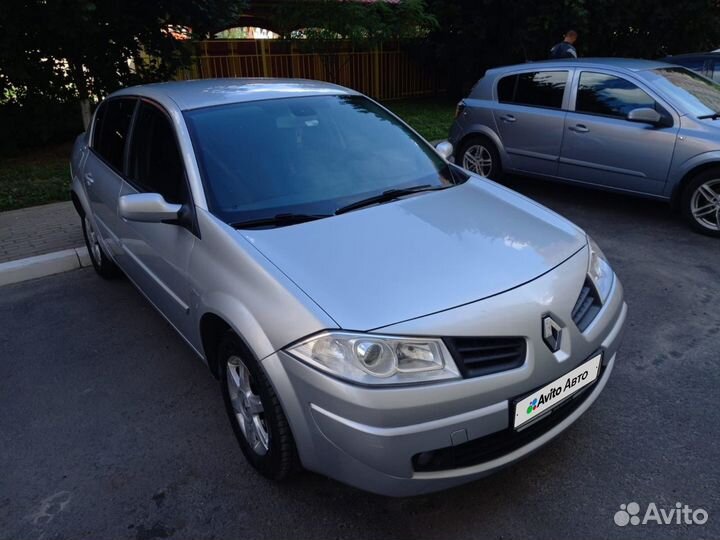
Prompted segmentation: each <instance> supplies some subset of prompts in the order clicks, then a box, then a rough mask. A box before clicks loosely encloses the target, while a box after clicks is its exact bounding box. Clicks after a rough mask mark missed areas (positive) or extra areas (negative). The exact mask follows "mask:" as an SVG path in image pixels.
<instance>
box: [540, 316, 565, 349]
mask: <svg viewBox="0 0 720 540" xmlns="http://www.w3.org/2000/svg"><path fill="white" fill-rule="evenodd" d="M542 330H543V341H544V342H545V345H547V346H548V348H549V349H550V350H551V351H552V352H557V351H558V350H560V343H561V341H562V327H561V326H560V325H559V324H558V323H556V322H555V319H553V318H552V317H551V316H550V315H545V316H544V317H543V321H542Z"/></svg>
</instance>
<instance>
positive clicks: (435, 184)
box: [72, 79, 627, 496]
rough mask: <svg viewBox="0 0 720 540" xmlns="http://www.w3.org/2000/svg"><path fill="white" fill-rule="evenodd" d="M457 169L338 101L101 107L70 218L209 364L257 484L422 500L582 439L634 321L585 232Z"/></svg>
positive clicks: (390, 118)
mask: <svg viewBox="0 0 720 540" xmlns="http://www.w3.org/2000/svg"><path fill="white" fill-rule="evenodd" d="M451 152H452V149H451V148H450V147H449V144H447V143H445V144H441V145H439V146H438V148H433V147H432V146H430V145H429V144H428V143H427V142H426V141H425V140H423V139H422V138H421V137H420V136H419V135H418V134H417V133H415V132H414V131H413V130H412V129H411V128H409V127H408V126H407V125H405V124H404V123H403V122H402V121H401V120H399V119H398V118H397V117H395V116H394V115H393V114H392V113H390V112H389V111H387V110H386V109H384V108H383V107H382V106H380V105H378V104H377V103H375V102H374V101H372V100H370V99H368V98H367V97H365V96H363V95H361V94H359V93H357V92H355V91H352V90H349V89H347V88H342V87H339V86H335V85H332V84H327V83H320V82H313V81H301V80H272V79H271V80H268V79H225V80H201V81H191V82H175V83H165V84H155V85H147V86H140V87H135V88H128V89H125V90H121V91H119V92H116V93H114V94H112V95H111V96H109V97H108V98H107V99H106V100H104V101H103V102H102V103H101V104H100V106H99V107H98V108H97V110H96V112H95V115H94V118H93V121H92V124H91V127H90V129H89V130H88V131H87V133H85V134H83V135H81V136H80V137H78V139H77V141H76V143H75V147H74V149H73V154H72V198H73V201H74V203H75V207H76V208H77V211H78V213H79V214H80V217H81V221H82V226H83V231H84V233H85V239H86V242H87V247H88V251H89V253H90V257H91V259H92V262H93V265H94V267H95V269H96V270H97V272H98V273H99V274H100V275H102V276H103V277H111V276H113V275H116V274H118V273H123V274H125V275H126V276H127V277H128V278H129V279H130V280H131V281H132V282H133V283H134V284H135V285H136V286H137V288H138V289H139V290H140V291H141V292H142V293H143V294H144V295H145V296H146V297H147V299H148V300H149V301H150V302H151V303H152V304H153V305H154V306H155V307H156V308H157V310H158V311H159V312H160V313H161V314H162V315H163V316H164V317H165V318H166V319H167V320H168V322H169V323H170V324H171V325H172V326H173V327H174V328H175V329H176V330H177V332H178V333H179V334H180V335H181V336H182V337H183V338H184V339H185V341H187V343H188V345H189V346H190V347H191V348H192V349H193V350H194V351H195V353H197V355H198V356H199V357H200V358H201V359H202V360H203V361H204V362H205V363H207V365H208V367H209V369H210V371H211V373H212V374H213V375H214V376H215V377H217V378H218V379H219V380H220V386H221V389H222V393H223V395H224V399H225V403H226V408H227V411H228V414H229V417H230V421H231V423H232V426H233V428H234V431H235V434H236V435H237V439H238V441H239V444H240V447H241V449H242V451H243V453H244V454H245V456H246V458H247V459H248V461H249V462H250V463H251V464H252V465H253V466H254V467H255V468H256V469H257V470H258V471H260V472H261V473H262V474H264V475H265V476H267V477H269V478H273V479H276V480H281V479H283V478H286V477H287V476H288V475H290V474H291V473H292V472H293V471H295V470H297V469H299V468H300V467H304V468H306V469H309V470H312V471H316V472H319V473H322V474H325V475H327V476H330V477H332V478H335V479H337V480H340V481H342V482H345V483H347V484H350V485H353V486H357V487H359V488H362V489H365V490H369V491H372V492H376V493H381V494H387V495H396V496H400V495H412V494H417V493H423V492H430V491H435V490H439V489H444V488H447V487H450V486H453V485H457V484H460V483H463V482H467V481H469V480H472V479H476V478H479V477H481V476H484V475H486V474H488V473H490V472H492V471H495V470H497V469H498V468H501V467H503V466H506V465H508V464H510V463H513V462H515V461H517V460H518V459H520V458H522V457H524V456H526V455H527V454H529V453H530V452H532V451H534V450H536V449H537V448H539V447H540V446H542V445H543V444H545V443H547V442H548V441H549V440H551V439H552V438H553V437H555V436H557V435H558V434H559V433H560V432H562V431H563V430H565V429H566V428H567V427H568V426H570V424H572V423H573V422H574V421H575V420H577V419H578V418H579V417H580V416H581V415H582V414H583V413H584V412H585V411H586V410H587V409H588V408H589V407H590V405H591V404H592V403H593V402H594V401H595V400H596V399H597V397H598V395H599V394H600V392H602V390H603V388H604V387H605V384H606V383H607V381H608V378H609V377H610V373H611V372H612V369H613V365H614V363H615V359H616V353H617V350H618V346H619V344H620V340H621V338H622V334H623V329H624V326H625V320H626V312H627V307H626V305H625V302H624V301H623V291H622V286H621V284H620V282H619V280H618V278H617V277H616V276H615V275H614V273H613V271H612V269H611V268H610V265H609V264H608V261H607V259H606V258H605V256H604V255H603V253H602V251H600V249H599V248H598V246H597V245H596V244H595V243H594V242H593V241H592V240H591V239H589V238H588V237H587V235H586V234H585V233H584V232H583V231H581V230H580V229H579V228H578V227H576V226H575V225H573V224H572V223H570V222H569V221H567V220H566V219H564V218H562V217H560V216H559V215H557V214H555V213H553V212H551V211H550V210H548V209H546V208H544V207H542V206H540V205H539V204H537V203H535V202H533V201H531V200H529V199H527V198H525V197H523V196H521V195H518V194H517V193H514V192H513V191H511V190H509V189H507V188H505V187H503V186H500V185H498V184H496V183H494V182H492V181H491V180H488V179H485V178H481V177H479V176H476V175H474V174H472V173H469V172H467V171H465V170H463V169H462V168H460V167H457V166H455V165H453V164H452V163H449V162H448V160H447V158H448V156H449V155H450V154H451Z"/></svg>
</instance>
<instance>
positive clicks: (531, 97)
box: [497, 71, 568, 109]
mask: <svg viewBox="0 0 720 540" xmlns="http://www.w3.org/2000/svg"><path fill="white" fill-rule="evenodd" d="M567 78H568V72H567V71H535V72H532V73H518V74H517V75H509V76H507V77H503V78H502V79H500V80H499V81H498V86H497V94H498V101H500V103H517V104H518V105H530V106H534V107H549V108H552V109H560V108H561V107H562V100H563V94H564V93H565V85H566V84H567Z"/></svg>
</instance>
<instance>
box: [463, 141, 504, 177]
mask: <svg viewBox="0 0 720 540" xmlns="http://www.w3.org/2000/svg"><path fill="white" fill-rule="evenodd" d="M473 158H474V159H473ZM478 159H481V160H484V161H483V162H482V163H480V162H479V161H478ZM456 163H457V164H458V165H460V166H461V167H462V168H463V169H467V170H468V171H470V172H472V173H475V174H477V175H479V176H483V177H485V178H490V179H491V180H501V179H502V176H503V171H502V163H501V161H500V153H499V152H498V150H497V147H496V146H495V144H494V143H493V142H492V141H490V139H488V138H487V137H480V136H475V137H469V138H467V139H465V141H463V143H462V144H461V145H460V149H459V150H458V153H457V160H456Z"/></svg>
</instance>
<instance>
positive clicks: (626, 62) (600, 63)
mask: <svg viewBox="0 0 720 540" xmlns="http://www.w3.org/2000/svg"><path fill="white" fill-rule="evenodd" d="M532 66H538V67H542V68H543V69H546V68H573V67H581V68H587V67H600V68H615V69H621V70H628V71H643V70H646V69H657V68H663V67H672V65H671V64H669V63H667V62H661V61H659V60H643V59H640V58H578V59H574V58H573V59H563V60H540V61H538V62H528V63H526V64H516V65H513V66H503V67H499V68H494V69H492V70H488V73H503V72H505V71H513V70H515V69H518V68H526V67H532Z"/></svg>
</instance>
